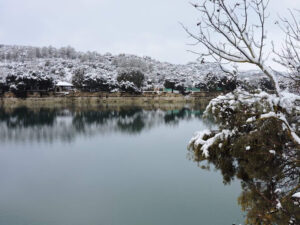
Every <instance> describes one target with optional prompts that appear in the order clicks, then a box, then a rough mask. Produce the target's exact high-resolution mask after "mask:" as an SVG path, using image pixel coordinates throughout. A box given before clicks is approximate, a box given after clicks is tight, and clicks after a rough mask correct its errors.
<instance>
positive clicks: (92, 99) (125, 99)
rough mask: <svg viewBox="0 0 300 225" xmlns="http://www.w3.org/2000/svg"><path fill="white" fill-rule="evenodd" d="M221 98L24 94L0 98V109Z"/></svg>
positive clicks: (175, 102) (201, 95) (199, 102)
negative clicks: (23, 95) (21, 96)
mask: <svg viewBox="0 0 300 225" xmlns="http://www.w3.org/2000/svg"><path fill="white" fill-rule="evenodd" d="M220 94H222V93H221V92H197V93H191V94H189V95H182V94H178V93H164V92H163V93H153V92H148V93H147V92H146V93H142V94H139V95H138V94H130V93H122V92H116V93H105V92H70V93H67V94H64V93H54V92H47V93H42V92H28V93H26V98H24V97H23V98H20V97H17V96H16V95H15V94H13V93H11V92H8V93H5V94H3V96H2V97H0V106H5V107H19V106H29V107H32V106H33V107H34V106H39V107H43V106H49V105H59V106H64V105H79V106H84V105H86V104H88V105H107V104H109V105H114V104H115V105H120V104H121V105H122V104H123V105H139V106H149V105H153V106H160V105H163V106H166V105H175V106H176V105H179V106H183V105H185V104H189V105H198V106H199V105H200V106H201V105H203V106H205V105H207V104H208V102H209V101H210V100H211V99H213V98H215V97H217V96H218V95H220Z"/></svg>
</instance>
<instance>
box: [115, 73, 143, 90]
mask: <svg viewBox="0 0 300 225" xmlns="http://www.w3.org/2000/svg"><path fill="white" fill-rule="evenodd" d="M144 80H145V75H144V74H143V73H142V72H141V71H140V70H136V69H126V70H124V69H122V70H120V71H119V74H118V77H117V81H118V82H119V83H122V82H127V81H128V82H130V83H132V84H134V85H135V86H136V87H137V88H141V87H142V86H143V83H144Z"/></svg>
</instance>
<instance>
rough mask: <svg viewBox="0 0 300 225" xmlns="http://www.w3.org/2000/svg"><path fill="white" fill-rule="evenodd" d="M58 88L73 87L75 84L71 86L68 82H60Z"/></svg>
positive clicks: (57, 84)
mask: <svg viewBox="0 0 300 225" xmlns="http://www.w3.org/2000/svg"><path fill="white" fill-rule="evenodd" d="M56 86H60V87H73V84H70V83H68V82H66V81H58V82H57V83H56Z"/></svg>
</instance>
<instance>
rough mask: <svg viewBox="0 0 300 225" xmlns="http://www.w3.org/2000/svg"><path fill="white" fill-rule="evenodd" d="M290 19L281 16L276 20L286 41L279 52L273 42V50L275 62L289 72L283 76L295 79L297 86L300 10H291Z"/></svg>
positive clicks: (299, 78)
mask: <svg viewBox="0 0 300 225" xmlns="http://www.w3.org/2000/svg"><path fill="white" fill-rule="evenodd" d="M289 13H290V19H288V18H286V17H284V18H282V17H280V20H279V21H277V22H276V24H278V25H279V27H280V29H281V30H282V31H283V32H284V34H285V36H286V37H285V42H284V43H283V46H282V49H281V51H279V52H277V51H276V50H275V47H274V44H273V51H274V53H275V54H276V55H277V59H274V61H275V62H277V63H279V64H280V65H282V66H284V67H285V68H287V70H288V73H287V74H286V75H285V74H282V75H283V76H285V77H287V78H289V79H291V80H293V81H294V82H295V83H296V86H300V20H297V16H298V18H299V16H300V11H297V10H295V11H292V10H289Z"/></svg>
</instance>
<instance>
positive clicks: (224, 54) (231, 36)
mask: <svg viewBox="0 0 300 225" xmlns="http://www.w3.org/2000/svg"><path fill="white" fill-rule="evenodd" d="M269 1H270V0H231V1H225V0H199V2H200V3H199V4H197V3H192V5H193V6H194V7H195V8H196V9H197V10H198V11H199V12H200V15H201V18H200V21H199V23H198V24H197V26H198V28H199V29H198V33H194V32H191V31H190V30H189V29H188V28H186V27H184V29H185V30H186V32H187V33H188V34H189V35H190V36H191V37H192V38H193V39H195V40H196V43H195V44H202V45H203V46H204V47H205V48H206V50H207V52H206V53H203V54H201V55H202V56H211V57H213V58H214V59H215V60H216V61H217V62H219V63H220V65H222V64H223V63H249V64H252V65H255V66H257V67H259V69H260V70H261V71H262V72H263V73H264V74H265V75H266V76H268V77H269V78H270V80H271V82H272V83H273V85H274V87H275V92H276V95H277V96H279V94H280V88H279V85H278V81H277V79H276V75H275V73H274V72H273V70H272V69H271V68H270V67H268V66H267V65H266V64H265V62H266V60H267V59H268V56H269V55H266V54H265V52H264V47H265V40H266V29H265V23H266V19H267V18H268V13H267V7H268V4H269Z"/></svg>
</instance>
